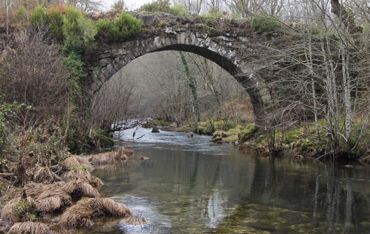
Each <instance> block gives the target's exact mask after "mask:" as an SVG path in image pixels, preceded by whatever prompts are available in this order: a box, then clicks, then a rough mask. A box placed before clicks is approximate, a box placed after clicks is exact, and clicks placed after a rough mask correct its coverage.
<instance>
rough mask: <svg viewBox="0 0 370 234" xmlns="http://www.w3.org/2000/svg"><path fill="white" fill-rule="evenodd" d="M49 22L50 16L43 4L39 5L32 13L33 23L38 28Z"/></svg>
mask: <svg viewBox="0 0 370 234" xmlns="http://www.w3.org/2000/svg"><path fill="white" fill-rule="evenodd" d="M47 22H48V16H47V14H46V10H45V8H44V7H43V6H38V7H37V8H36V9H35V10H34V12H33V13H32V15H31V24H32V25H33V26H34V27H36V28H42V27H45V26H46V24H47Z"/></svg>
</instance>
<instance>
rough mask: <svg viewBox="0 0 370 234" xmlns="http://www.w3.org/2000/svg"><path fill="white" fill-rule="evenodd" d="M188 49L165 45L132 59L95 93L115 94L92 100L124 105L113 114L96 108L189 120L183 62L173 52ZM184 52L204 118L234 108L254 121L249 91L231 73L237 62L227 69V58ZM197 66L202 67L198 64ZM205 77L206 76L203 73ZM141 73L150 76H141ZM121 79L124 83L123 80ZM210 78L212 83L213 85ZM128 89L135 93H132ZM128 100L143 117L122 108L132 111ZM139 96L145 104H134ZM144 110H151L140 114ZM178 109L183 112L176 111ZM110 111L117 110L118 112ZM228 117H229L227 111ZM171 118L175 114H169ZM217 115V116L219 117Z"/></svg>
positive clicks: (235, 70)
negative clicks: (109, 97) (215, 58)
mask: <svg viewBox="0 0 370 234" xmlns="http://www.w3.org/2000/svg"><path fill="white" fill-rule="evenodd" d="M189 48H192V47H182V50H179V47H166V48H162V49H161V50H157V51H153V52H150V53H147V54H145V55H143V56H140V57H138V58H136V59H134V60H132V61H131V62H130V63H128V64H127V65H126V66H124V67H123V68H122V69H121V70H120V71H119V72H118V73H116V74H115V75H113V76H112V77H111V78H110V79H109V80H108V81H106V82H105V84H104V86H102V89H101V90H100V91H99V92H98V94H99V93H101V92H103V93H104V94H103V95H101V96H103V97H107V95H113V97H112V98H111V99H110V100H109V99H105V100H103V101H101V100H100V101H96V100H95V101H94V102H95V103H97V106H107V105H112V104H113V105H116V106H118V105H123V107H122V110H121V111H119V113H114V114H111V113H109V112H110V111H109V110H100V112H105V114H107V115H108V116H109V117H114V115H117V114H118V115H120V114H123V115H127V116H129V117H127V118H135V117H159V118H161V119H166V117H168V116H170V118H167V120H170V121H174V122H175V121H177V120H180V121H181V120H184V119H186V118H190V117H191V118H192V116H191V115H192V114H191V113H190V112H191V111H190V110H191V106H190V105H191V100H190V99H191V98H192V96H191V91H190V90H189V81H188V80H187V79H188V77H186V75H185V74H184V67H183V64H181V59H180V57H179V53H177V52H180V51H182V52H183V51H185V50H186V51H188V50H189ZM212 53H213V52H212ZM212 53H211V52H208V54H212ZM184 54H186V57H187V60H188V62H189V64H190V67H191V69H192V71H191V72H192V75H193V76H195V78H196V79H197V82H196V83H197V85H198V89H199V90H198V98H199V100H198V101H199V105H200V112H201V114H202V117H204V116H206V117H207V115H210V114H212V113H217V112H218V111H219V112H220V113H221V112H222V111H225V108H226V109H227V110H226V111H228V112H231V111H234V113H233V114H235V115H236V114H240V115H243V116H242V117H241V118H240V119H244V121H246V122H254V109H253V104H252V102H251V100H250V98H249V94H248V92H246V91H245V89H244V87H242V86H241V85H240V83H239V82H238V80H236V79H235V77H234V76H233V75H232V74H231V73H230V71H233V72H237V67H236V66H231V65H230V63H229V64H228V66H229V67H228V68H229V69H228V70H226V69H225V64H227V63H226V62H225V59H222V60H218V63H216V62H214V61H211V60H209V59H208V57H209V56H207V57H205V56H199V51H197V53H190V52H189V53H184ZM194 60H195V61H194ZM219 63H222V65H224V66H220V65H219ZM148 64H149V65H148ZM199 66H205V67H203V68H199ZM153 69H154V70H153ZM201 69H209V70H207V71H205V70H201ZM207 72H208V73H207ZM180 73H181V74H180ZM207 75H208V76H210V77H206V76H207ZM145 76H147V77H149V78H143V77H145ZM123 81H125V82H124V83H122V82H123ZM135 82H136V83H135ZM211 82H215V83H214V84H211ZM212 86H213V87H212ZM138 90H139V91H140V92H138V93H139V94H137V91H138ZM130 92H132V93H136V94H130ZM115 97H118V99H115ZM130 98H131V99H130ZM127 99H130V100H136V102H135V101H134V102H133V103H134V104H133V105H131V106H133V107H134V108H136V110H135V111H137V109H139V112H140V110H141V112H140V113H139V114H143V115H142V116H137V113H132V110H131V113H128V112H130V111H127V110H123V109H125V108H126V109H130V108H131V109H132V107H128V103H129V102H130V100H127ZM139 99H140V100H142V102H143V103H139V102H137V100H139ZM218 99H221V100H218ZM162 104H163V105H162ZM217 105H219V106H217ZM161 108H162V109H161ZM143 110H146V111H148V112H149V113H148V112H143ZM179 110H180V111H183V112H184V113H178V112H179ZM239 110H240V111H244V113H241V112H239V113H236V112H237V111H239ZM135 111H134V112H135ZM93 112H99V110H94V111H93ZM113 112H116V110H114V111H113ZM153 113H154V114H153ZM151 114H153V116H151ZM162 114H163V115H162ZM228 115H230V116H231V114H230V113H229V114H228ZM173 116H175V117H174V118H171V117H173ZM220 116H221V115H220ZM220 116H216V117H217V118H220ZM125 117H126V116H122V117H118V118H117V117H115V118H114V120H113V121H109V122H108V123H111V122H115V121H118V120H123V119H125ZM233 117H234V116H233ZM127 118H126V119H127ZM210 118H215V116H210ZM203 119H204V118H203Z"/></svg>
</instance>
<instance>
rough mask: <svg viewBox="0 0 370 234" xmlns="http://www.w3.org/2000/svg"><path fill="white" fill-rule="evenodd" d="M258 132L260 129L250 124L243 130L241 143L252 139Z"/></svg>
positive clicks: (239, 136)
mask: <svg viewBox="0 0 370 234" xmlns="http://www.w3.org/2000/svg"><path fill="white" fill-rule="evenodd" d="M257 131H258V128H257V126H256V125H255V124H248V125H247V126H245V127H244V128H243V129H241V131H240V133H239V135H238V139H239V142H246V141H248V140H250V139H252V138H253V137H254V136H255V135H256V133H257Z"/></svg>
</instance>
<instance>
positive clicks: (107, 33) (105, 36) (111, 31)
mask: <svg viewBox="0 0 370 234" xmlns="http://www.w3.org/2000/svg"><path fill="white" fill-rule="evenodd" d="M96 29H97V31H98V33H97V34H96V35H97V37H99V38H100V39H102V40H111V39H113V38H117V37H118V32H117V27H116V25H115V23H114V22H113V21H111V20H108V19H100V20H98V22H97V23H96Z"/></svg>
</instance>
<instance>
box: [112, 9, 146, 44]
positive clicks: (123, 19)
mask: <svg viewBox="0 0 370 234" xmlns="http://www.w3.org/2000/svg"><path fill="white" fill-rule="evenodd" d="M115 24H116V27H117V28H118V35H119V37H120V39H126V38H129V37H132V36H134V35H136V34H137V33H139V32H140V30H141V26H142V23H141V21H140V20H138V19H137V18H135V17H134V16H132V15H130V14H128V13H123V14H121V15H120V17H119V18H118V20H117V21H116V22H115Z"/></svg>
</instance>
